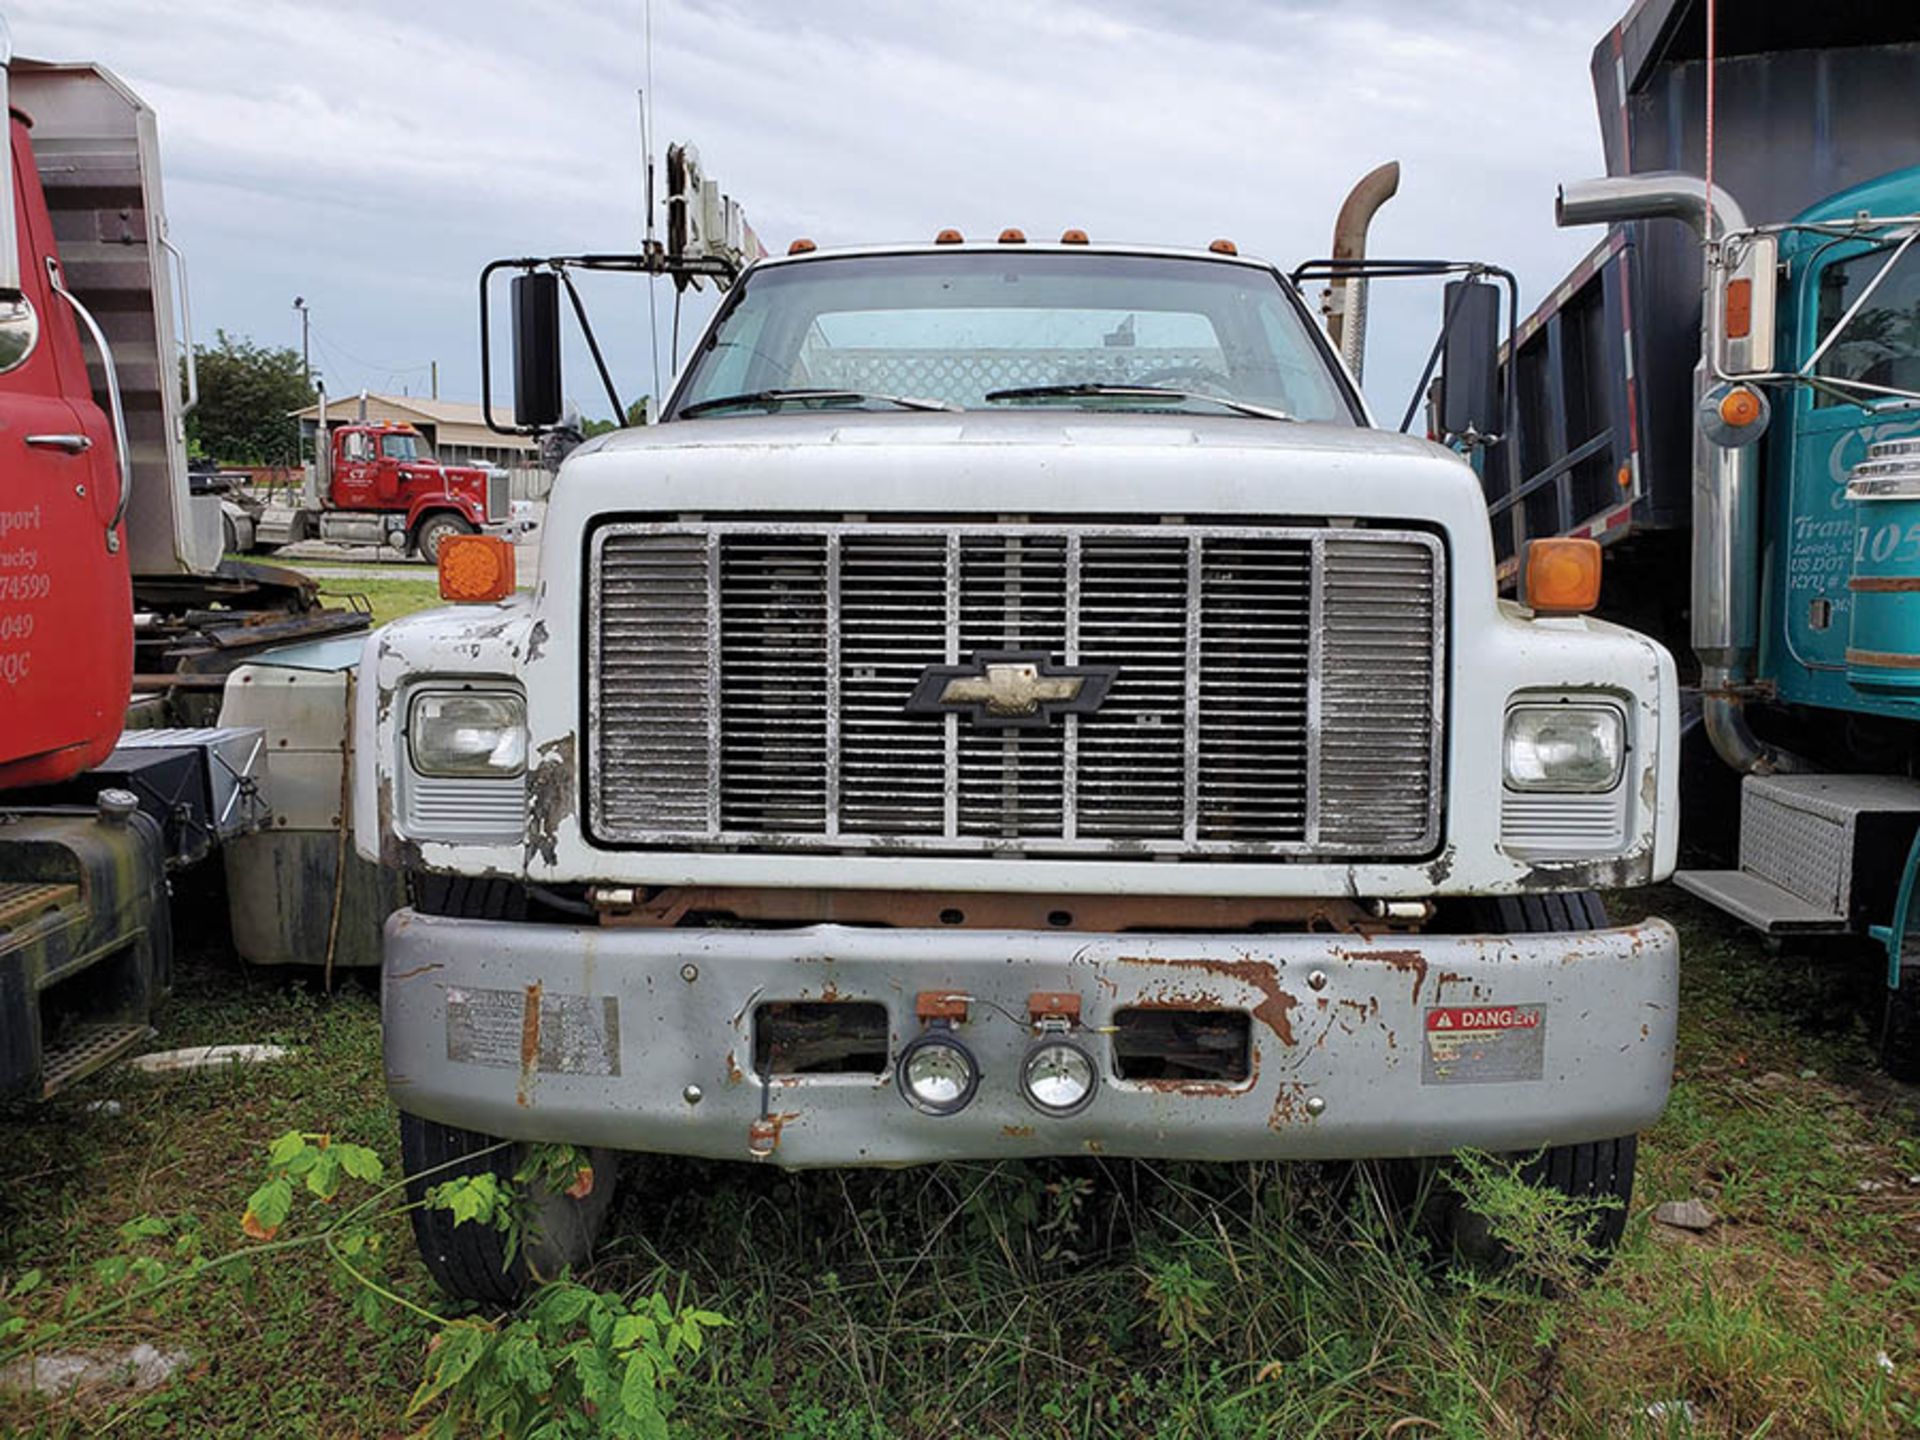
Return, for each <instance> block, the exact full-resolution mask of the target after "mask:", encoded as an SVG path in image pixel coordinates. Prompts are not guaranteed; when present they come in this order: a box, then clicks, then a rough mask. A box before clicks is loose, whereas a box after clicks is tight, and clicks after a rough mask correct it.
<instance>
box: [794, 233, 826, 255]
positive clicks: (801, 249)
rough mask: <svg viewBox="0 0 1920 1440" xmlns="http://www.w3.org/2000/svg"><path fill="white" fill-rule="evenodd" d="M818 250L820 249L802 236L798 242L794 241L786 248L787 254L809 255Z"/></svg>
mask: <svg viewBox="0 0 1920 1440" xmlns="http://www.w3.org/2000/svg"><path fill="white" fill-rule="evenodd" d="M819 248H820V247H819V246H818V245H816V244H814V243H813V241H811V240H809V239H807V237H806V236H804V235H802V236H801V237H800V238H799V239H798V240H795V241H794V242H793V243H792V244H791V245H789V246H787V254H789V255H811V254H812V253H813V252H814V251H816V250H818V249H819Z"/></svg>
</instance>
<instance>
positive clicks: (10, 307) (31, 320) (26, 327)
mask: <svg viewBox="0 0 1920 1440" xmlns="http://www.w3.org/2000/svg"><path fill="white" fill-rule="evenodd" d="M39 342H40V317H39V316H38V315H36V314H35V313H34V310H33V302H32V301H31V300H29V299H27V297H26V296H24V295H22V296H20V297H19V298H18V299H16V300H11V301H0V375H5V374H6V373H7V372H8V371H10V370H17V369H19V368H20V367H21V366H22V365H24V364H26V363H27V357H28V356H29V355H31V354H33V347H34V346H35V345H37V344H38V343H39Z"/></svg>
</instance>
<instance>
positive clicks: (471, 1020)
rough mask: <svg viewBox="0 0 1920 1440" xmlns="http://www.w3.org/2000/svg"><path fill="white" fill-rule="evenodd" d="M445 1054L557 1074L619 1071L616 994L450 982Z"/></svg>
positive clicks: (474, 1062)
mask: <svg viewBox="0 0 1920 1440" xmlns="http://www.w3.org/2000/svg"><path fill="white" fill-rule="evenodd" d="M447 1059H449V1060H457V1061H461V1062H463V1063H465V1064H468V1065H492V1066H498V1067H500V1068H502V1069H507V1068H515V1069H520V1070H524V1071H527V1072H528V1073H533V1072H535V1071H545V1072H547V1073H548V1074H553V1075H618V1074H619V1073H620V1006H619V1002H618V1001H616V1000H615V999H614V998H613V997H612V996H610V995H605V996H594V995H554V994H543V993H541V988H540V987H539V986H538V985H530V986H528V987H527V988H526V989H525V990H481V989H477V988H474V989H464V988H462V989H456V988H454V987H453V986H449V987H448V988H447Z"/></svg>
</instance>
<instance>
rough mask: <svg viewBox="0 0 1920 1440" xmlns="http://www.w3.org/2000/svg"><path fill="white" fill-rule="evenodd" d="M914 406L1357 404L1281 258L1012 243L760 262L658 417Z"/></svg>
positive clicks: (1347, 410) (1327, 410) (1335, 408)
mask: <svg viewBox="0 0 1920 1440" xmlns="http://www.w3.org/2000/svg"><path fill="white" fill-rule="evenodd" d="M809 392H811V393H809ZM1222 402H1232V404H1231V405H1230V406H1223V403H1222ZM909 406H910V408H914V409H940V410H950V409H954V408H960V409H966V410H1006V409H1016V408H1026V407H1032V408H1042V407H1044V408H1049V409H1058V408H1061V407H1072V408H1076V409H1086V410H1115V409H1124V410H1145V411H1155V412H1164V411H1168V410H1178V411H1186V412H1192V413H1195V414H1199V413H1203V412H1204V413H1213V414H1219V413H1222V411H1223V409H1224V408H1235V407H1245V408H1244V410H1243V411H1242V413H1250V414H1251V413H1267V414H1272V413H1274V412H1277V413H1278V414H1279V415H1281V416H1284V417H1291V418H1294V419H1299V420H1325V421H1332V422H1335V423H1339V424H1348V425H1351V424H1353V423H1355V419H1356V415H1355V409H1354V405H1353V403H1352V401H1351V400H1350V399H1349V397H1348V394H1347V392H1346V389H1345V387H1344V385H1343V384H1342V382H1341V381H1340V380H1339V379H1337V378H1336V377H1335V375H1334V373H1333V371H1332V369H1331V368H1330V365H1329V362H1328V360H1327V359H1326V358H1325V353H1324V351H1323V350H1322V348H1321V346H1320V345H1319V344H1318V342H1317V341H1316V338H1315V337H1314V336H1313V334H1312V333H1311V331H1310V329H1309V322H1308V321H1307V319H1306V316H1305V312H1304V311H1303V310H1302V308H1301V307H1300V305H1299V303H1298V301H1297V300H1296V299H1295V298H1294V297H1293V296H1292V295H1290V294H1289V292H1288V291H1287V289H1286V286H1285V282H1284V281H1283V280H1282V279H1281V278H1280V277H1279V276H1278V275H1276V274H1275V273H1274V272H1272V271H1270V270H1266V269H1263V268H1260V267H1257V266H1253V265H1247V264H1241V263H1235V262H1231V261H1219V260H1207V259H1201V258H1198V257H1195V258H1190V259H1189V258H1183V257H1163V256H1149V255H1115V254H1107V253H1102V252H1100V251H1089V252H1086V253H1083V254H1076V253H1063V252H1060V251H1052V250H1028V251H1016V250H1013V249H1011V248H1009V249H1007V250H994V251H991V252H986V251H978V250H972V251H967V250H957V251H953V252H951V253H944V254H902V255H864V256H845V257H829V258H823V259H817V260H808V261H802V262H800V263H798V264H793V265H772V266H768V267H766V268H765V269H763V270H759V271H756V272H753V273H751V274H749V275H748V276H747V278H746V279H745V280H744V281H743V282H742V283H741V284H740V285H739V286H737V287H736V288H735V289H734V291H733V293H732V294H731V295H730V296H729V298H728V303H727V306H726V308H725V309H724V310H723V311H722V313H721V315H720V317H719V320H718V322H717V323H716V325H715V326H714V328H713V329H712V330H711V331H710V332H709V334H708V336H707V338H706V340H705V342H704V343H703V344H702V346H701V348H700V350H699V351H698V352H697V353H696V354H695V355H694V357H693V360H692V362H691V364H690V365H689V366H688V370H687V374H686V377H685V379H684V380H683V381H682V382H681V386H680V389H679V391H678V393H677V394H676V395H675V397H674V401H673V406H672V408H671V410H670V411H669V412H668V414H667V415H666V416H665V417H664V418H666V419H674V418H677V417H681V416H685V417H686V418H689V419H692V418H699V419H708V418H715V419H718V418H724V417H730V416H739V415H752V414H764V413H765V412H766V411H767V410H769V409H775V408H785V409H795V408H800V409H826V408H833V409H845V408H850V407H857V408H875V409H888V410H898V409H901V408H905V407H909Z"/></svg>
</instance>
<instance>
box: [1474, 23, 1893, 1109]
mask: <svg viewBox="0 0 1920 1440" xmlns="http://www.w3.org/2000/svg"><path fill="white" fill-rule="evenodd" d="M1728 10H1732V11H1733V13H1732V14H1728V13H1727V12H1728ZM1592 73H1593V85H1594V95H1595V98H1596V100H1597V102H1598V106H1599V114H1600V128H1601V133H1602V137H1603V141H1604V148H1605V157H1606V172H1607V173H1606V176H1605V177H1604V178H1602V179H1597V180H1590V181H1585V182H1581V183H1578V184H1570V185H1567V186H1565V187H1563V189H1562V191H1561V193H1560V197H1559V202H1558V208H1557V218H1558V220H1559V222H1560V223H1561V224H1563V225H1585V224H1605V225H1606V227H1607V229H1606V233H1605V236H1604V238H1602V239H1601V240H1600V242H1599V243H1598V244H1597V245H1596V246H1595V247H1594V249H1593V250H1592V252H1591V253H1589V254H1588V255H1587V256H1586V258H1585V259H1583V260H1582V261H1581V262H1580V264H1578V265H1577V266H1576V267H1575V268H1574V269H1573V271H1572V272H1571V273H1570V274H1569V275H1568V276H1567V277H1566V278H1565V279H1564V280H1562V281H1561V282H1560V283H1559V284H1558V285H1556V286H1555V287H1554V288H1553V290H1552V292H1551V293H1550V295H1549V297H1548V299H1547V300H1546V302H1545V303H1544V304H1542V305H1541V306H1540V307H1539V308H1538V309H1537V310H1535V311H1534V312H1533V313H1532V314H1531V315H1530V316H1528V317H1526V318H1525V319H1523V320H1522V321H1521V323H1520V325H1519V326H1518V328H1517V332H1516V334H1515V337H1514V340H1513V342H1512V344H1511V347H1510V350H1509V352H1508V353H1507V354H1506V355H1505V357H1504V373H1505V376H1506V380H1507V384H1508V386H1509V388H1510V392H1511V394H1512V410H1511V412H1510V413H1511V421H1510V423H1509V425H1508V427H1507V433H1505V434H1504V435H1502V436H1501V437H1500V439H1499V442H1498V443H1497V444H1494V445H1493V446H1491V447H1490V448H1487V449H1484V450H1483V451H1482V453H1480V454H1479V455H1478V456H1477V457H1476V458H1477V468H1478V469H1479V470H1480V472H1481V476H1482V483H1483V484H1484V486H1485V488H1486V492H1487V501H1488V512H1489V516H1490V518H1491V520H1492V524H1493V531H1494V540H1495V547H1496V554H1497V555H1498V556H1499V557H1500V560H1501V562H1502V571H1501V574H1502V580H1503V582H1505V583H1506V584H1508V585H1511V584H1512V582H1513V578H1514V572H1515V569H1516V567H1517V564H1518V557H1520V556H1522V555H1524V553H1525V544H1526V542H1527V541H1528V540H1530V539H1532V538H1534V537H1537V536H1544V535H1576V536H1587V537H1591V538H1592V539H1594V540H1596V541H1598V542H1599V543H1600V544H1601V545H1602V546H1603V547H1604V549H1605V554H1606V557H1607V562H1606V581H1605V588H1604V590H1603V597H1602V613H1609V614H1610V615H1611V617H1612V618H1614V619H1617V620H1621V621H1623V622H1625V623H1628V624H1631V625H1633V626H1634V627H1635V628H1638V629H1641V630H1644V631H1646V632H1648V633H1650V634H1652V635H1654V636H1656V637H1658V638H1661V639H1663V640H1665V641H1666V642H1667V643H1668V644H1669V645H1670V647H1671V648H1672V649H1673V651H1674V652H1675V654H1676V655H1677V656H1680V657H1681V665H1682V683H1683V685H1684V686H1686V687H1687V689H1688V697H1689V698H1688V714H1687V726H1686V732H1685V747H1686V748H1685V758H1684V760H1683V767H1682V769H1683V782H1682V783H1683V798H1682V815H1683V826H1684V827H1685V828H1684V831H1683V846H1684V849H1685V852H1686V856H1691V857H1692V859H1693V861H1694V862H1695V863H1697V864H1698V866H1699V868H1691V869H1682V870H1681V872H1680V873H1679V874H1678V875H1677V876H1676V879H1677V880H1678V882H1679V883H1680V884H1681V885H1683V886H1684V887H1685V888H1686V889H1688V890H1690V891H1691V892H1693V893H1694V894H1696V895H1698V896H1700V897H1702V898H1703V899H1705V900H1707V901H1710V902H1711V903H1713V904H1714V905H1716V906H1718V907H1719V908H1720V909H1722V910H1724V911H1726V912H1728V913H1729V914H1732V915H1734V916H1737V917H1739V918H1740V919H1741V920H1743V921H1745V922H1747V923H1749V924H1751V925H1753V926H1755V927H1756V928H1758V929H1759V930H1761V931H1764V932H1765V933H1767V934H1768V935H1770V936H1774V937H1814V936H1829V937H1832V936H1853V937H1858V938H1860V939H1866V938H1867V937H1871V938H1872V939H1874V940H1877V941H1878V942H1880V943H1879V945H1877V946H1872V947H1855V948H1856V950H1860V951H1864V952H1865V953H1867V954H1869V955H1871V956H1872V957H1873V962H1874V963H1875V964H1876V965H1877V964H1879V963H1881V962H1882V961H1884V963H1885V965H1886V970H1887V986H1888V990H1887V999H1886V1008H1885V1017H1884V1020H1883V1022H1882V1026H1881V1048H1882V1058H1883V1060H1884V1061H1885V1063H1886V1065H1887V1067H1888V1068H1889V1069H1890V1070H1891V1071H1893V1072H1894V1073H1896V1074H1900V1075H1902V1076H1906V1077H1912V1076H1913V1075H1915V1074H1916V1073H1920V902H1917V901H1916V900H1915V897H1914V891H1915V889H1916V888H1917V887H1916V876H1917V875H1920V778H1916V775H1920V240H1917V237H1920V105H1916V104H1915V103H1914V97H1915V95H1917V94H1920V6H1911V5H1909V6H1886V5H1874V4H1867V3H1853V0H1836V3H1830V4H1827V5H1823V6H1819V7H1787V6H1741V7H1737V8H1735V7H1723V9H1722V19H1721V21H1720V23H1719V27H1718V30H1717V33H1714V34H1712V35H1710V34H1709V32H1708V13H1707V7H1706V5H1705V3H1704V0H1641V3H1639V4H1636V5H1635V6H1634V7H1633V8H1632V9H1631V10H1630V11H1629V12H1628V13H1627V15H1626V16H1625V17H1624V18H1623V19H1622V20H1621V21H1620V23H1619V24H1618V25H1616V26H1615V27H1614V28H1613V29H1612V30H1611V31H1609V32H1608V33H1607V34H1606V35H1605V36H1604V37H1602V39H1601V41H1600V43H1599V44H1598V46H1596V48H1595V50H1594V55H1593V63H1592ZM1710 106H1711V109H1710ZM1710 114H1711V124H1709V115H1710ZM1709 135H1711V137H1712V151H1711V155H1709V153H1708V137H1709ZM1709 176H1711V185H1709V183H1708V180H1707V177H1709ZM1686 856H1683V859H1684V858H1686ZM1910 917H1911V918H1910Z"/></svg>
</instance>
